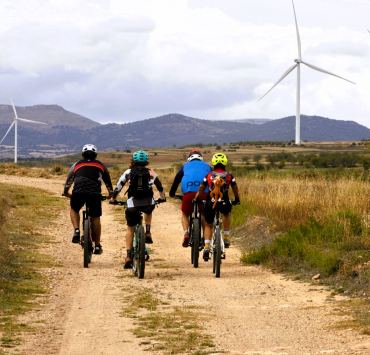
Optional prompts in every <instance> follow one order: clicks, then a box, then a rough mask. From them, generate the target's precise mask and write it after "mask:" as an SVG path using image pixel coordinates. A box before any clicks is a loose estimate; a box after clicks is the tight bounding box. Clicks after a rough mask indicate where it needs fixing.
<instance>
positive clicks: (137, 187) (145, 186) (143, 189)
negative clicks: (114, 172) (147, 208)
mask: <svg viewBox="0 0 370 355" xmlns="http://www.w3.org/2000/svg"><path fill="white" fill-rule="evenodd" d="M150 179H151V176H150V172H149V169H148V168H146V167H144V166H136V167H134V168H132V169H131V171H130V186H129V188H128V196H129V197H131V196H132V197H135V198H139V199H140V198H145V197H152V196H153V190H152V187H151V186H150Z"/></svg>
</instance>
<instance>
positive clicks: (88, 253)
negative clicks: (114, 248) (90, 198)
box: [62, 195, 107, 268]
mask: <svg viewBox="0 0 370 355" xmlns="http://www.w3.org/2000/svg"><path fill="white" fill-rule="evenodd" d="M62 196H65V197H67V198H71V196H70V195H62ZM100 198H101V200H102V201H104V200H106V199H107V196H102V195H100ZM91 226H92V222H91V217H90V216H89V207H88V206H87V205H86V204H85V209H84V210H83V211H82V228H83V234H82V237H81V239H80V245H81V247H82V249H83V266H84V267H86V268H87V267H89V264H90V263H91V259H92V254H93V251H94V245H93V241H94V238H93V233H92V228H91Z"/></svg>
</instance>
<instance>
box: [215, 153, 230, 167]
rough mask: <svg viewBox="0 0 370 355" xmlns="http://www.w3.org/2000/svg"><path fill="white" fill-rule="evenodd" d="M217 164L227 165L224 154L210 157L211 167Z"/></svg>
mask: <svg viewBox="0 0 370 355" xmlns="http://www.w3.org/2000/svg"><path fill="white" fill-rule="evenodd" d="M217 164H222V165H224V166H226V165H227V156H226V155H225V154H224V153H215V154H214V155H213V157H212V165H213V166H215V165H217Z"/></svg>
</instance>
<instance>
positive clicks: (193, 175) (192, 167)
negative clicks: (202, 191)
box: [181, 160, 212, 194]
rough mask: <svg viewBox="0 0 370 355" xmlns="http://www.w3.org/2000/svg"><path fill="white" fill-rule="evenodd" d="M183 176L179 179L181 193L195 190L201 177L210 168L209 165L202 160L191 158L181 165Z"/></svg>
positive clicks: (200, 182) (201, 180)
mask: <svg viewBox="0 0 370 355" xmlns="http://www.w3.org/2000/svg"><path fill="white" fill-rule="evenodd" d="M182 169H183V172H184V176H183V177H182V180H181V190H182V193H184V194H185V193H187V192H197V191H198V190H199V186H200V185H201V184H202V182H203V179H204V177H205V176H207V174H208V173H209V172H210V171H211V170H212V169H211V167H210V166H209V165H208V164H207V163H205V162H204V161H202V160H192V161H189V162H187V163H185V164H184V166H183V168H182ZM207 191H208V189H207V190H206V192H207Z"/></svg>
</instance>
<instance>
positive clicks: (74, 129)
mask: <svg viewBox="0 0 370 355" xmlns="http://www.w3.org/2000/svg"><path fill="white" fill-rule="evenodd" d="M17 112H18V115H19V116H20V117H24V118H29V119H34V120H39V121H44V122H45V121H47V122H48V126H43V125H42V126H41V125H33V124H27V123H24V122H21V123H20V124H19V126H18V132H19V137H18V138H19V146H20V148H21V149H23V150H24V154H28V153H27V152H29V151H43V150H55V151H56V152H60V153H65V152H69V151H76V150H78V149H80V148H81V146H82V145H83V144H85V143H93V144H96V145H97V146H98V147H99V149H103V150H108V149H112V150H115V149H132V148H136V147H143V148H149V147H168V146H183V145H188V144H198V143H202V144H223V143H230V142H238V141H292V140H293V139H294V134H295V132H294V127H295V117H294V116H289V117H283V118H280V119H275V120H267V121H266V122H264V123H261V122H259V123H258V124H254V123H251V122H250V121H249V120H248V119H243V120H241V121H239V120H238V121H235V120H234V121H233V120H205V119H201V118H194V117H189V116H186V115H182V114H177V113H169V114H165V115H161V116H158V117H151V118H147V119H144V120H141V121H135V122H128V123H123V124H118V123H108V124H100V123H98V122H95V121H93V120H90V119H89V118H86V117H84V116H81V115H78V114H75V113H73V112H70V111H67V110H65V109H64V108H63V107H61V106H58V105H35V106H32V107H31V108H27V107H18V106H17ZM48 115H49V116H50V117H49V116H48ZM5 116H6V118H5V119H4V117H5ZM12 118H13V115H12V108H11V106H10V105H0V136H1V137H2V135H3V134H5V132H6V130H7V129H8V127H9V124H10V123H11V120H12ZM254 120H255V119H254ZM301 128H302V130H301V136H302V140H303V141H356V140H364V139H370V130H369V129H368V128H367V127H365V126H362V125H360V124H358V123H357V122H355V121H351V120H348V121H343V120H335V119H330V118H326V117H321V116H306V115H302V120H301ZM3 132H4V133H3ZM13 139H14V133H13V132H11V133H10V134H9V135H8V137H7V138H6V140H5V141H4V143H3V145H8V146H11V145H13ZM9 149H10V147H9ZM0 157H1V149H0Z"/></svg>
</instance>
